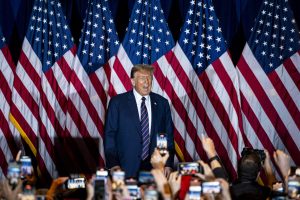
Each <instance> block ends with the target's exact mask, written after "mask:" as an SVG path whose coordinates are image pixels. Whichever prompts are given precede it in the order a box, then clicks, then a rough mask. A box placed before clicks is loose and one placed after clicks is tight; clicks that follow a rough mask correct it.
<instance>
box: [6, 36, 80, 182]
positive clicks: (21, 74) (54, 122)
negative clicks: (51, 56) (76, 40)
mask: <svg viewBox="0 0 300 200" xmlns="http://www.w3.org/2000/svg"><path fill="white" fill-rule="evenodd" d="M74 52H75V47H73V48H72V49H70V50H69V51H67V52H66V53H65V54H64V55H63V57H62V58H60V59H59V60H58V61H57V62H56V63H54V65H53V66H52V67H51V68H50V69H49V70H48V71H47V72H45V73H43V71H42V63H41V61H40V59H39V58H38V56H37V55H36V54H35V52H34V51H33V49H32V47H31V44H30V42H29V41H28V40H27V38H25V39H24V42H23V47H22V51H21V55H20V59H19V63H18V65H17V69H16V78H15V81H14V90H13V96H12V99H13V106H12V110H11V114H12V116H13V117H14V118H15V119H16V121H17V122H18V124H19V126H20V128H21V130H19V131H20V132H21V134H22V136H23V138H26V137H27V138H28V140H27V141H26V142H29V143H30V142H31V143H32V144H31V146H30V147H31V150H32V151H33V152H35V153H36V156H37V158H38V160H39V167H40V169H41V171H42V172H45V173H49V175H50V176H51V177H52V178H53V177H55V176H56V172H55V164H54V160H55V158H54V150H53V145H54V137H56V136H58V135H60V134H61V133H62V132H63V130H64V128H65V120H66V110H67V107H66V104H67V99H68V96H67V94H68V90H69V79H70V74H71V71H72V65H70V62H73V61H72V60H73V59H74Z"/></svg>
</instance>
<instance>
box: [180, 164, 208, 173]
mask: <svg viewBox="0 0 300 200" xmlns="http://www.w3.org/2000/svg"><path fill="white" fill-rule="evenodd" d="M178 172H179V174H180V175H194V174H196V173H201V174H203V167H202V166H201V165H200V163H198V162H181V163H178Z"/></svg>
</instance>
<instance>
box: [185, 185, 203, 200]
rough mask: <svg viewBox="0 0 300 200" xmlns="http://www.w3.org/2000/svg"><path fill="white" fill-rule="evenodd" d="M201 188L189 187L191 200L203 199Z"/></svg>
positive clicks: (196, 186)
mask: <svg viewBox="0 0 300 200" xmlns="http://www.w3.org/2000/svg"><path fill="white" fill-rule="evenodd" d="M201 190H202V188H201V186H200V185H190V187H189V192H188V195H189V199H190V200H200V199H201Z"/></svg>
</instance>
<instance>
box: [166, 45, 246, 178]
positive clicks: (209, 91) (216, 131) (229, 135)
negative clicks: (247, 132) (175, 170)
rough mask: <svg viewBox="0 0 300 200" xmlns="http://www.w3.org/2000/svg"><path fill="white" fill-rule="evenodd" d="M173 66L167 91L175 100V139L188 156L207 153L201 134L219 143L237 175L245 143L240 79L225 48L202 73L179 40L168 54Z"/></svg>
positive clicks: (186, 158) (225, 159)
mask: <svg viewBox="0 0 300 200" xmlns="http://www.w3.org/2000/svg"><path fill="white" fill-rule="evenodd" d="M166 58H167V60H168V62H169V63H170V66H171V67H170V68H169V71H168V73H167V82H166V85H165V88H164V90H165V93H166V95H167V96H168V97H169V99H170V100H171V102H172V114H173V121H174V124H175V141H176V143H177V145H178V146H179V148H180V149H181V150H182V151H183V152H182V154H183V156H184V158H185V160H189V159H192V160H197V159H199V158H201V159H203V158H205V157H206V155H205V152H204V151H203V148H202V145H201V141H200V136H201V134H202V133H204V134H205V133H206V134H207V135H208V136H209V137H211V138H212V140H213V141H214V143H215V146H216V149H217V152H218V154H219V156H220V157H221V158H222V160H223V162H224V164H225V166H226V168H227V170H228V171H229V172H230V174H231V175H232V176H233V177H234V176H236V166H237V158H238V157H239V152H240V150H241V148H242V147H243V146H244V144H243V141H242V140H239V138H241V137H242V133H241V131H240V127H241V124H240V118H241V116H240V113H239V112H240V110H239V95H238V91H239V90H238V79H237V74H236V71H235V68H234V66H233V63H232V61H231V59H230V57H229V55H228V53H227V52H225V53H224V54H223V55H222V56H221V57H220V58H219V59H217V60H216V61H214V62H213V63H212V64H211V65H210V66H208V67H207V68H206V70H205V71H204V72H203V73H202V74H200V75H199V76H198V75H197V74H196V72H195V71H194V69H193V67H192V65H191V63H190V61H189V60H188V58H187V57H186V55H185V54H184V52H183V50H182V49H181V47H180V45H179V44H177V45H176V46H175V48H174V52H169V54H167V55H166Z"/></svg>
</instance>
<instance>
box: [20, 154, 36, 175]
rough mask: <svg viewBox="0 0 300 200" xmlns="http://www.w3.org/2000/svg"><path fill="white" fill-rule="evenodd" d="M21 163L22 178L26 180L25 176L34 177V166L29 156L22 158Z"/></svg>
mask: <svg viewBox="0 0 300 200" xmlns="http://www.w3.org/2000/svg"><path fill="white" fill-rule="evenodd" d="M20 163H21V178H24V177H25V176H31V175H32V169H33V168H32V164H31V158H30V157H28V156H22V157H21V159H20Z"/></svg>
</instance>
